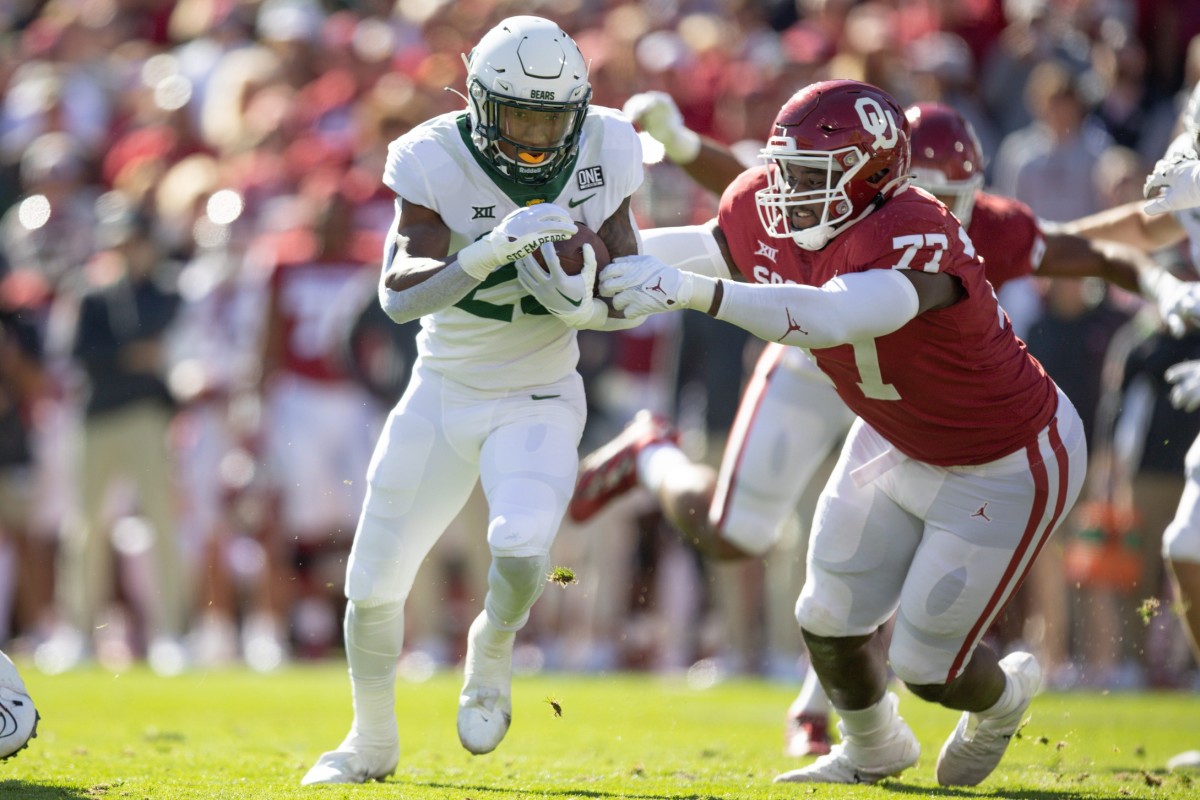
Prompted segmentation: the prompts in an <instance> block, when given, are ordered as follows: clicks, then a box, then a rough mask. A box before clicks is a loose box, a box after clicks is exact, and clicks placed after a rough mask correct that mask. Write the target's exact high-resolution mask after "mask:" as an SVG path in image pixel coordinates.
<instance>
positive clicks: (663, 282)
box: [600, 256, 962, 348]
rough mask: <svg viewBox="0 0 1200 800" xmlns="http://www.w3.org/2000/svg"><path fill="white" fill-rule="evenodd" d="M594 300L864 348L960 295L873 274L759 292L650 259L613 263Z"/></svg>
mask: <svg viewBox="0 0 1200 800" xmlns="http://www.w3.org/2000/svg"><path fill="white" fill-rule="evenodd" d="M600 293H601V294H603V295H606V296H611V297H612V298H613V306H614V307H615V308H617V309H619V310H622V311H624V312H625V314H626V316H633V317H638V316H644V315H646V314H655V313H659V312H663V311H675V310H680V309H685V308H687V309H693V310H697V311H703V312H705V313H706V314H708V315H709V316H713V317H716V318H717V319H720V320H723V321H725V322H729V323H732V324H734V325H737V326H738V327H739V328H742V329H744V330H746V331H749V332H750V333H752V334H754V335H755V336H757V337H759V338H760V339H763V340H765V341H768V342H781V343H783V344H788V345H796V346H798V347H805V348H820V347H832V346H834V345H838V344H845V343H847V342H856V341H864V340H867V339H874V338H876V337H879V336H885V335H887V334H889V333H892V332H893V331H896V330H899V329H900V328H901V327H903V326H904V325H905V324H906V323H907V322H909V321H910V320H912V319H913V318H914V317H916V316H917V315H918V314H920V313H922V312H924V311H928V310H930V309H935V308H944V307H946V306H948V305H951V304H953V303H954V302H956V301H957V300H958V299H959V297H961V294H962V287H961V285H960V284H959V283H958V281H957V280H956V279H955V278H953V277H951V276H949V275H946V274H943V273H936V274H927V273H915V272H911V271H909V270H902V271H898V270H883V269H875V270H868V271H867V272H860V273H851V274H849V275H845V276H841V277H837V278H834V279H833V280H831V281H829V282H828V283H826V284H824V285H823V286H819V287H814V286H801V285H792V284H778V285H764V284H746V283H736V282H733V281H724V280H721V279H716V278H709V277H705V276H703V275H696V274H694V273H691V272H682V271H680V270H677V269H675V268H674V267H671V266H669V265H667V264H665V263H663V262H662V261H660V260H659V259H657V258H654V257H653V256H633V257H627V258H620V259H615V260H614V261H613V263H612V264H610V265H609V266H608V267H607V268H605V270H604V272H603V274H602V275H601V279H600Z"/></svg>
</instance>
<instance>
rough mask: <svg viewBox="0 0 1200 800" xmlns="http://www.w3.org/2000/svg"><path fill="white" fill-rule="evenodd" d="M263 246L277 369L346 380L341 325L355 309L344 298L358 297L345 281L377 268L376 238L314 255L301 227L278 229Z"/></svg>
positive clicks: (309, 238)
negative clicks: (340, 252) (274, 315)
mask: <svg viewBox="0 0 1200 800" xmlns="http://www.w3.org/2000/svg"><path fill="white" fill-rule="evenodd" d="M264 249H266V250H268V251H271V257H270V261H271V262H272V263H270V264H269V267H268V268H269V269H270V279H269V283H268V291H269V292H270V294H271V302H273V303H274V304H275V307H276V309H277V311H278V314H279V316H278V322H279V324H280V326H281V328H282V330H281V331H279V334H278V335H279V336H280V340H281V346H282V349H281V352H280V353H279V359H280V362H279V367H280V369H281V370H282V371H284V372H286V373H290V374H293V375H299V376H302V377H305V378H308V379H309V380H312V381H316V382H319V383H340V382H344V381H347V380H349V379H350V376H349V373H348V371H347V370H346V368H345V367H344V366H343V364H342V362H341V360H340V358H339V357H338V356H339V345H340V340H339V335H340V333H341V329H340V326H344V325H346V324H347V320H348V319H349V318H350V316H351V314H352V313H353V311H354V309H353V308H351V307H349V306H348V305H347V304H348V303H352V302H354V301H355V299H356V298H357V297H358V295H357V294H356V293H355V292H354V291H353V289H349V287H350V286H351V284H353V283H354V282H356V281H358V280H360V279H361V278H362V276H363V275H364V274H366V272H367V271H373V270H375V269H377V268H378V267H377V265H376V263H374V261H372V259H375V258H376V257H377V255H378V252H379V244H378V240H377V238H375V237H372V236H365V235H364V236H361V237H358V239H356V240H355V241H354V243H353V245H352V246H351V247H350V248H349V249H350V251H351V252H349V253H347V254H346V255H345V256H344V257H340V258H325V257H320V256H318V255H316V253H315V242H314V240H313V237H312V236H311V235H309V234H308V233H307V232H305V231H290V232H287V233H282V234H279V235H278V237H277V238H275V239H274V241H271V242H270V243H268V244H267V245H266V246H265V247H264ZM348 289H349V290H348Z"/></svg>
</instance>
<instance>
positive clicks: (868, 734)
mask: <svg viewBox="0 0 1200 800" xmlns="http://www.w3.org/2000/svg"><path fill="white" fill-rule="evenodd" d="M896 703H897V698H896V695H894V694H893V693H891V692H885V693H884V695H883V697H882V698H880V700H879V702H878V703H876V704H875V705H873V706H869V707H867V708H862V709H858V710H857V711H844V710H842V709H840V708H838V709H835V710H836V711H837V713H838V716H839V717H841V718H842V728H843V729H844V730H845V733H846V735H847V736H853V737H854V738H855V739H856V740H857V741H858V742H859V743H860V744H862V745H864V746H871V745H875V744H879V743H881V741H882V740H884V739H886V738H888V737H887V736H886V734H888V733H889V732H890V730H891V728H892V724H893V723H894V721H895V719H896Z"/></svg>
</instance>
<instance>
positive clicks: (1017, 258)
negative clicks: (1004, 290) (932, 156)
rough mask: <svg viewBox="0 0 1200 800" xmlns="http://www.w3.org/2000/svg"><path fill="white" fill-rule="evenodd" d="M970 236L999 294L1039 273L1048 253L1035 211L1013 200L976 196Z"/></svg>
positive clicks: (993, 196) (996, 196) (980, 194)
mask: <svg viewBox="0 0 1200 800" xmlns="http://www.w3.org/2000/svg"><path fill="white" fill-rule="evenodd" d="M967 234H968V235H970V237H971V241H972V242H974V243H975V249H976V251H977V252H978V253H979V256H980V257H981V258H982V259H983V265H984V272H985V273H986V274H987V278H988V280H989V281H991V283H992V286H994V287H996V291H999V290H1000V287H1001V286H1003V285H1004V284H1005V283H1007V282H1008V281H1011V280H1015V279H1016V278H1024V277H1025V276H1027V275H1032V274H1033V273H1034V272H1036V271H1037V268H1038V267H1039V266H1040V265H1041V262H1042V255H1043V254H1044V253H1045V251H1046V241H1045V239H1044V238H1043V237H1042V231H1041V229H1040V228H1039V227H1038V223H1037V217H1035V216H1034V214H1033V209H1031V208H1030V207H1029V206H1027V205H1025V204H1024V203H1022V202H1021V201H1020V200H1014V199H1013V198H1011V197H1001V196H1000V195H996V194H988V193H987V192H976V193H975V210H974V211H972V212H971V224H970V225H968V226H967Z"/></svg>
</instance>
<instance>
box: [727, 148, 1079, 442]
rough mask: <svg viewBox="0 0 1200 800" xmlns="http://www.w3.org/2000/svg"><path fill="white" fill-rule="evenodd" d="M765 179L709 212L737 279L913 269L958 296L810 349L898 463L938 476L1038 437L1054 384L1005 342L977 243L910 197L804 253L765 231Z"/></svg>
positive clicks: (748, 179)
mask: <svg viewBox="0 0 1200 800" xmlns="http://www.w3.org/2000/svg"><path fill="white" fill-rule="evenodd" d="M765 175H766V168H765V167H759V168H756V169H752V170H748V171H746V172H745V173H743V174H742V175H741V176H740V177H739V178H738V179H737V180H735V181H734V182H733V183H732V184H731V185H730V186H729V188H728V189H727V190H726V191H725V193H724V195H722V197H721V206H720V210H719V211H718V216H717V220H718V223H719V225H720V227H721V230H722V232H723V233H724V234H725V237H726V239H727V241H728V243H729V250H730V254H731V255H732V257H733V261H734V264H735V266H736V267H737V269H738V271H739V272H740V273H741V274H742V275H743V276H744V277H746V278H748V279H751V280H755V281H758V282H760V283H776V284H779V283H797V284H805V285H809V286H821V285H823V284H825V283H826V282H827V281H829V280H831V279H832V278H834V277H836V276H837V275H839V274H846V273H848V272H864V271H866V270H869V269H913V270H924V271H926V272H945V273H947V274H950V275H953V276H954V277H955V278H957V279H958V280H959V282H960V283H961V284H962V286H963V289H964V290H965V294H964V296H963V297H962V299H961V300H959V301H958V302H957V303H955V304H954V305H952V306H950V307H948V308H944V309H938V310H935V311H927V312H925V313H924V314H921V315H919V316H918V317H916V318H915V319H913V320H912V321H911V322H909V323H907V324H906V325H904V327H902V328H901V329H900V330H898V331H895V332H893V333H890V334H888V335H886V336H881V337H879V338H877V339H874V340H871V341H866V342H855V343H854V344H844V345H839V346H837V347H829V348H822V349H815V350H812V351H811V352H812V355H813V356H814V358H815V359H816V362H817V364H818V366H820V367H821V369H822V370H823V371H824V372H825V373H826V374H828V375H829V377H830V378H831V379H832V380H833V383H834V386H835V387H836V388H837V391H838V394H839V395H840V396H841V398H842V400H843V401H844V402H845V403H846V405H847V406H849V407H850V409H851V410H852V411H854V413H855V414H857V415H858V416H860V417H862V418H863V419H864V420H866V421H867V422H869V423H870V424H871V426H872V427H874V428H875V429H876V430H877V431H879V432H880V434H882V435H883V436H884V437H886V438H887V439H888V441H890V442H892V444H894V445H895V446H896V447H897V448H898V449H899V450H900V451H901V452H903V453H904V454H906V455H908V456H910V457H912V458H915V459H918V460H920V461H924V462H926V463H929V464H934V465H937V466H956V465H970V464H983V463H987V462H989V461H994V460H996V459H998V458H1000V457H1001V456H1005V455H1008V454H1009V453H1012V452H1014V451H1015V450H1017V449H1018V448H1020V447H1023V446H1025V445H1027V444H1028V443H1030V442H1031V441H1033V440H1034V439H1035V438H1036V436H1037V434H1038V432H1039V431H1041V430H1042V428H1044V427H1045V426H1046V425H1047V424H1048V423H1049V422H1050V420H1051V419H1052V418H1053V416H1054V413H1055V411H1056V409H1057V404H1058V400H1057V394H1056V389H1055V386H1054V383H1053V381H1051V379H1050V378H1049V377H1048V376H1047V375H1046V373H1045V371H1044V370H1043V369H1042V366H1041V365H1040V364H1039V363H1038V362H1037V361H1036V360H1035V359H1034V358H1033V356H1031V355H1030V354H1029V353H1028V352H1027V351H1026V349H1025V345H1024V343H1022V342H1021V341H1020V340H1019V339H1018V338H1017V337H1016V336H1015V335H1014V334H1013V332H1012V328H1011V326H1010V324H1009V321H1008V317H1007V315H1005V314H1004V311H1003V310H1002V309H1001V308H1000V307H999V305H998V304H997V302H996V295H995V292H994V291H993V289H992V286H991V284H990V283H988V280H987V277H986V275H985V274H984V268H983V262H982V261H981V260H980V258H979V257H978V256H977V255H976V253H975V248H974V245H973V244H972V242H971V240H970V238H969V237H968V236H967V234H966V231H964V230H963V229H962V226H961V225H960V224H959V222H958V220H956V219H955V218H954V217H953V216H952V215H951V214H950V212H949V211H948V210H947V209H946V207H945V206H943V205H942V204H941V203H938V202H937V201H936V200H934V199H933V198H932V197H931V196H930V195H928V194H926V193H925V192H922V191H921V190H919V189H908V190H907V191H903V192H901V193H900V194H898V195H895V196H894V197H892V198H891V199H890V200H888V201H887V202H886V203H884V204H883V205H882V206H881V207H880V208H879V209H878V210H876V211H874V212H872V213H871V214H869V215H868V216H867V217H865V218H864V219H862V220H861V221H859V222H858V223H856V224H855V225H854V226H853V227H851V228H849V229H848V230H846V231H845V232H843V233H842V234H841V235H839V236H837V237H836V238H834V239H833V240H832V241H831V242H830V243H829V244H828V245H826V246H825V248H824V249H822V250H819V251H816V252H810V251H807V250H803V249H801V248H799V247H797V246H795V245H794V244H792V243H791V242H790V241H788V240H786V239H773V238H770V237H768V236H767V235H766V233H765V232H764V231H763V229H762V225H761V223H760V222H759V219H758V211H757V208H756V206H755V202H754V193H755V192H756V191H757V190H758V189H761V188H762V187H764V186H765V185H766V179H765ZM799 324H801V325H803V321H802V320H800V321H799ZM784 329H785V328H784V324H781V327H780V331H781V334H782V333H783V331H784Z"/></svg>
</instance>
